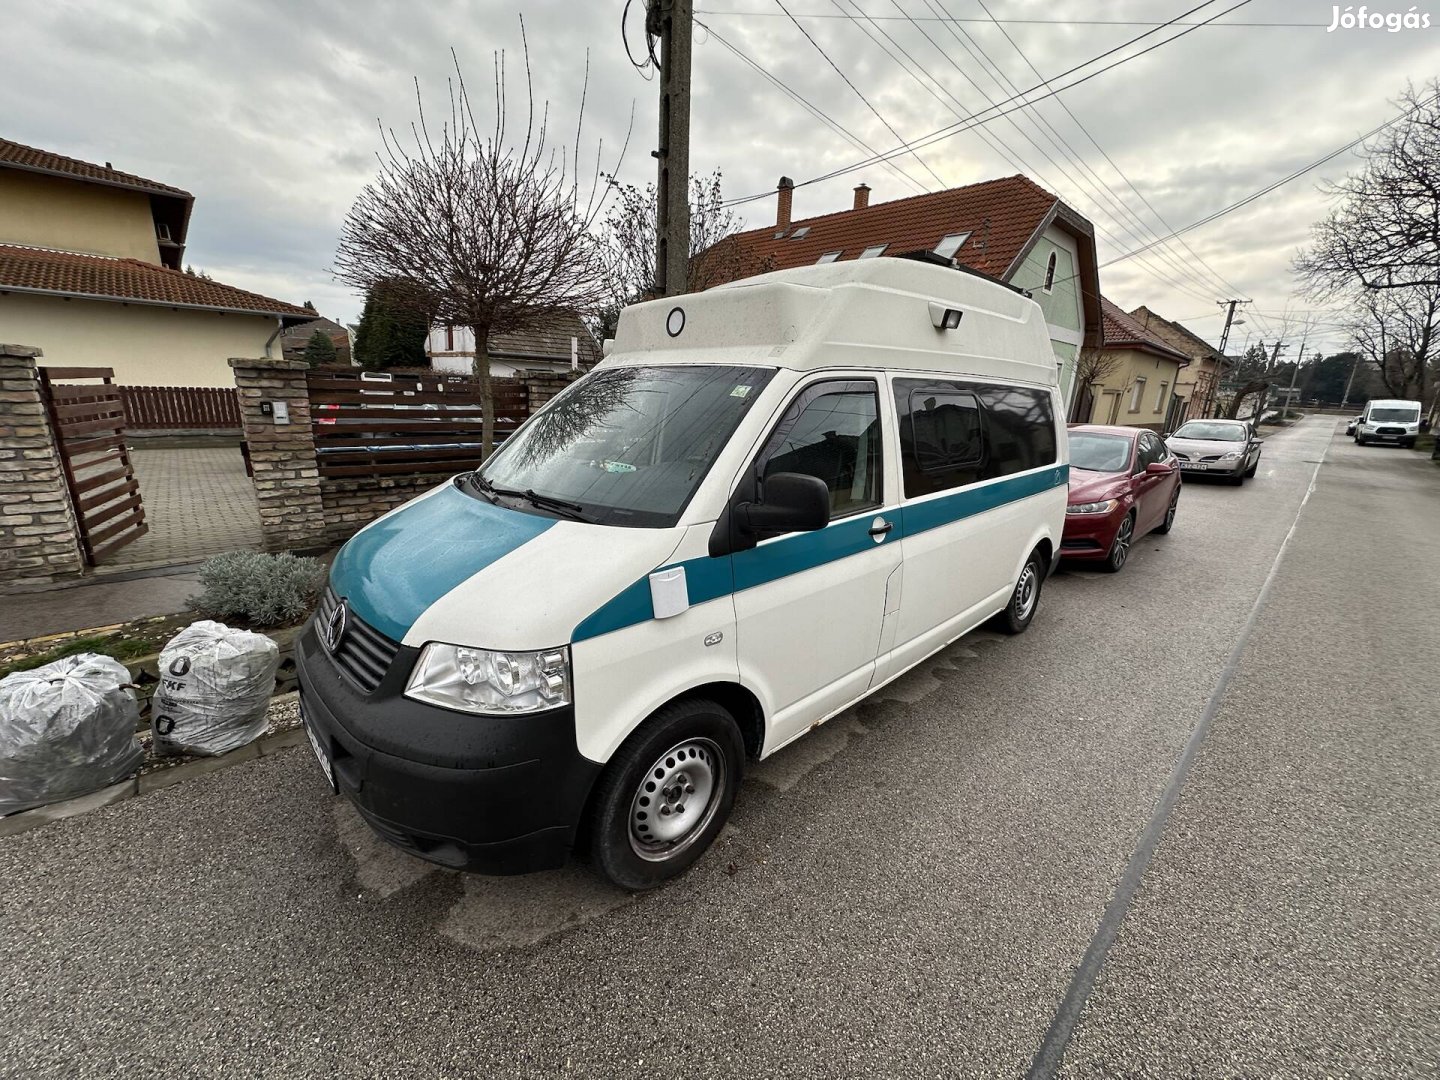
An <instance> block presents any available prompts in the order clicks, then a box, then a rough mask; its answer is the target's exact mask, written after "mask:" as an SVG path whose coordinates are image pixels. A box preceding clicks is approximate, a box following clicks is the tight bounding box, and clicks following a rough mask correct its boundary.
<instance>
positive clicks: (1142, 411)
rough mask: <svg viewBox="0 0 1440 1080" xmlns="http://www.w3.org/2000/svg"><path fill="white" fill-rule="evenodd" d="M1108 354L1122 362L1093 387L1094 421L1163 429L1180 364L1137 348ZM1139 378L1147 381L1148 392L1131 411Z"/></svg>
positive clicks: (1110, 351) (1117, 350)
mask: <svg viewBox="0 0 1440 1080" xmlns="http://www.w3.org/2000/svg"><path fill="white" fill-rule="evenodd" d="M1107 351H1108V352H1109V354H1110V355H1112V356H1119V357H1120V363H1119V364H1118V365H1117V366H1116V368H1115V370H1114V371H1113V372H1111V373H1110V374H1109V375H1107V376H1106V377H1105V378H1104V379H1101V380H1100V381H1099V382H1098V383H1096V384H1095V385H1094V389H1093V391H1092V393H1093V394H1094V397H1095V410H1094V412H1093V413H1092V414H1091V415H1092V419H1091V422H1092V423H1096V424H1124V425H1126V426H1127V427H1145V428H1150V429H1152V430H1154V431H1160V430H1162V429H1163V428H1164V424H1165V413H1166V410H1167V409H1168V408H1169V406H1170V395H1171V394H1172V393H1173V392H1174V390H1175V376H1176V373H1177V372H1178V371H1180V364H1179V362H1178V361H1175V360H1163V359H1161V358H1160V357H1158V356H1153V355H1151V354H1150V353H1143V352H1140V351H1138V350H1135V349H1112V350H1107ZM1138 379H1144V380H1145V390H1144V393H1143V395H1142V396H1141V400H1140V407H1139V409H1138V410H1132V409H1131V404H1132V402H1133V395H1134V391H1135V384H1136V381H1137V380H1138ZM1162 383H1164V384H1165V393H1164V395H1163V396H1162V395H1161V394H1160V385H1161V384H1162ZM1116 393H1118V394H1119V398H1120V402H1119V410H1118V411H1115V410H1114V402H1115V396H1116ZM1157 398H1158V399H1159V400H1157Z"/></svg>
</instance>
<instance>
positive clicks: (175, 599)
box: [0, 565, 200, 642]
mask: <svg viewBox="0 0 1440 1080" xmlns="http://www.w3.org/2000/svg"><path fill="white" fill-rule="evenodd" d="M199 589H200V586H199V581H198V578H197V577H196V567H195V566H194V565H190V566H179V567H174V566H172V567H164V568H162V569H159V570H151V571H136V572H134V573H130V574H124V575H111V576H108V577H102V578H90V579H87V580H85V581H83V582H77V583H75V584H72V585H68V586H64V587H60V588H49V589H45V590H43V591H34V592H15V593H8V594H6V595H3V596H0V642H6V641H18V640H20V639H22V638H30V637H38V636H40V635H41V634H63V633H67V632H69V631H71V630H88V629H89V628H90V627H92V626H111V625H113V624H115V623H122V622H128V621H130V620H131V619H144V618H148V617H149V616H151V615H173V614H176V613H177V612H182V611H184V610H185V601H186V599H188V598H189V597H190V596H192V595H193V594H194V593H196V592H198V591H199Z"/></svg>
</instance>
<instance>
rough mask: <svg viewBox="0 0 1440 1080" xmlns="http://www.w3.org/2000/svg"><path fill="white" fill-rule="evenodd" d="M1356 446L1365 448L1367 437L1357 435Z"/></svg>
mask: <svg viewBox="0 0 1440 1080" xmlns="http://www.w3.org/2000/svg"><path fill="white" fill-rule="evenodd" d="M1355 445H1356V446H1364V445H1365V436H1364V435H1356V436H1355Z"/></svg>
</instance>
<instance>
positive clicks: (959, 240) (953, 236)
mask: <svg viewBox="0 0 1440 1080" xmlns="http://www.w3.org/2000/svg"><path fill="white" fill-rule="evenodd" d="M969 239H970V234H969V233H968V232H961V233H950V234H949V235H948V236H946V237H945V238H944V239H943V240H941V241H940V242H939V243H938V244H936V245H935V254H936V255H939V256H941V257H942V258H946V259H953V258H954V257H955V252H957V251H959V250H960V246H961V245H962V244H964V243H965V241H966V240H969Z"/></svg>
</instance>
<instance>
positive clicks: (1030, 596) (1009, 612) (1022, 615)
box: [992, 548, 1045, 634]
mask: <svg viewBox="0 0 1440 1080" xmlns="http://www.w3.org/2000/svg"><path fill="white" fill-rule="evenodd" d="M1044 584H1045V560H1044V559H1043V558H1042V557H1041V555H1040V549H1039V548H1036V549H1035V550H1034V551H1032V552H1030V556H1029V558H1027V559H1026V560H1025V565H1024V566H1022V567H1021V568H1020V577H1019V578H1018V579H1017V580H1016V582H1015V588H1014V589H1013V590H1012V591H1011V593H1010V602H1009V603H1008V604H1006V605H1005V610H1004V611H1002V612H1000V614H999V615H996V616H995V618H994V619H993V620H992V623H993V625H994V626H995V628H996V629H997V630H999V631H1000V632H1001V633H1002V634H1023V633H1024V632H1025V630H1026V629H1027V628H1028V627H1029V625H1030V623H1031V622H1032V621H1033V620H1034V618H1035V611H1036V609H1037V608H1038V607H1039V606H1040V590H1041V588H1042V587H1043V586H1044Z"/></svg>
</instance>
